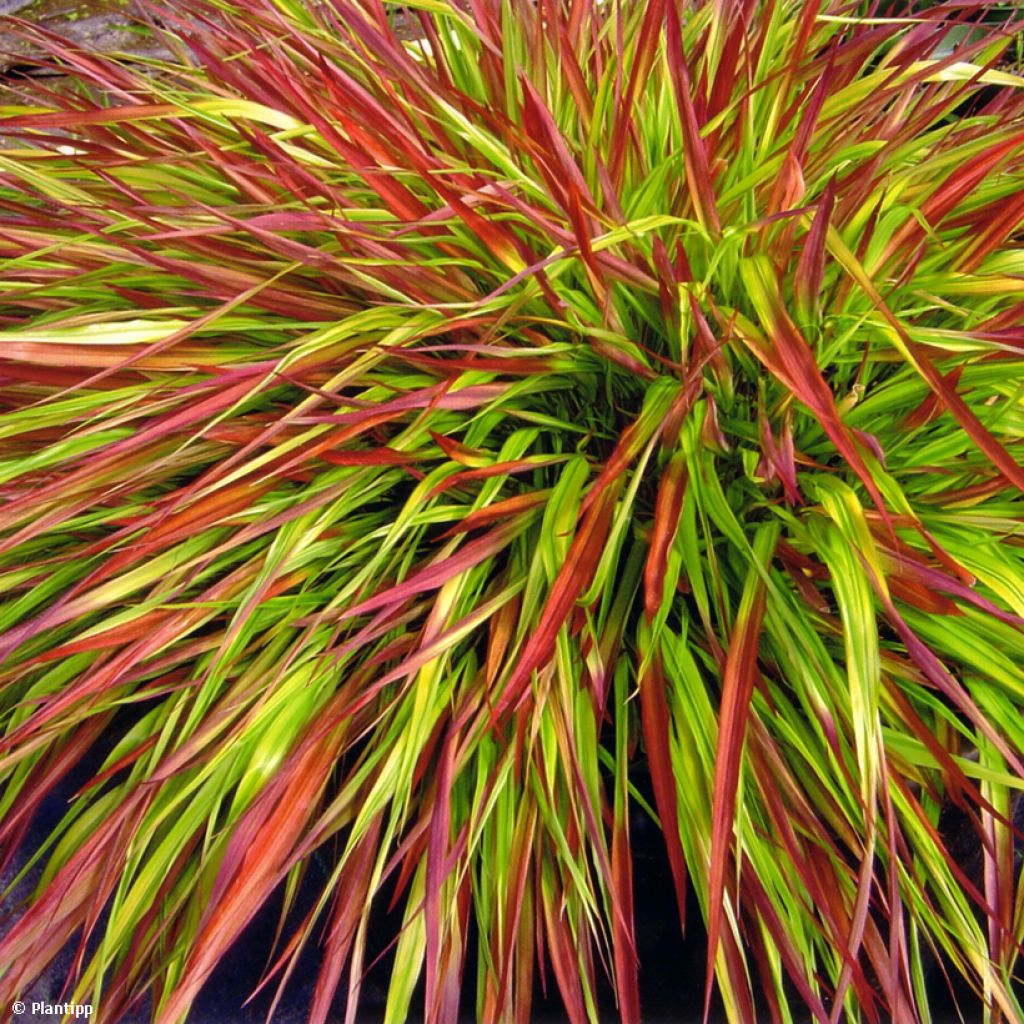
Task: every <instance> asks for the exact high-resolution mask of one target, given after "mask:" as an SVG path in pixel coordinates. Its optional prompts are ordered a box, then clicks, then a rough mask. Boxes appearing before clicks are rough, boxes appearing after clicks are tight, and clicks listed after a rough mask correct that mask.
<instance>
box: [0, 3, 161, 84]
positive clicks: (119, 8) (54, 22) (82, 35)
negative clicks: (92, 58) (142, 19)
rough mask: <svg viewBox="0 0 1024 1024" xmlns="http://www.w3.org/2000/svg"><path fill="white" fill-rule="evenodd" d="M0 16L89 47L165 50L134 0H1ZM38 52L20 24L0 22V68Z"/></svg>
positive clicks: (143, 51)
mask: <svg viewBox="0 0 1024 1024" xmlns="http://www.w3.org/2000/svg"><path fill="white" fill-rule="evenodd" d="M0 15H13V16H15V17H17V18H19V19H23V20H24V21H26V22H29V23H30V24H32V25H37V26H39V27H40V28H44V29H46V30H47V31H50V32H54V33H56V34H58V35H61V36H64V37H65V38H66V39H68V40H69V41H71V42H72V43H76V44H78V45H79V46H81V47H83V48H85V49H89V50H99V51H100V52H103V53H126V54H134V55H137V56H146V57H151V56H156V55H158V54H159V53H161V52H162V51H161V48H160V46H159V44H158V42H157V41H156V40H155V39H154V38H153V37H152V35H151V34H149V33H147V32H146V30H145V29H144V28H143V27H142V26H141V25H140V24H139V21H138V17H137V15H136V13H135V10H134V4H133V3H132V0H0ZM35 52H36V51H35V47H34V46H33V44H32V42H31V41H30V40H29V39H26V38H24V37H22V36H21V35H20V34H19V30H18V27H17V25H15V24H13V23H12V24H8V25H6V26H5V25H0V71H3V70H7V69H11V68H13V67H19V66H26V65H28V62H29V61H31V59H32V57H33V55H34V53H35Z"/></svg>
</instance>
